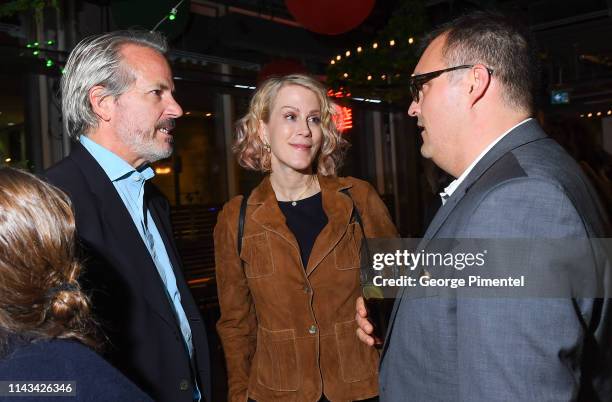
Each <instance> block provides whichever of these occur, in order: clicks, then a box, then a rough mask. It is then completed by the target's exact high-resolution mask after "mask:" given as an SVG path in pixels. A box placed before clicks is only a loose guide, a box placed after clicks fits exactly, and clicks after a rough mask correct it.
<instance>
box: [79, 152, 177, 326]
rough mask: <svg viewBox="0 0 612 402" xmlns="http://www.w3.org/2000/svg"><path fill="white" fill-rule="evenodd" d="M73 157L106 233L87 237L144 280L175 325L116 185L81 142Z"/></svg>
mask: <svg viewBox="0 0 612 402" xmlns="http://www.w3.org/2000/svg"><path fill="white" fill-rule="evenodd" d="M70 158H72V160H74V162H75V163H76V164H77V165H78V166H79V167H80V168H81V170H82V171H83V173H84V174H85V176H86V177H87V182H88V185H89V187H90V190H91V192H92V194H93V195H94V196H95V197H96V198H97V204H98V206H99V208H100V217H101V221H100V222H99V224H100V225H101V226H102V231H101V232H102V233H103V237H102V238H101V239H94V238H92V239H88V238H85V239H84V240H86V241H87V242H88V243H91V244H93V245H95V246H96V248H98V249H99V250H103V251H104V255H105V257H106V258H108V259H109V260H110V261H112V263H113V264H114V265H116V266H117V267H118V269H121V270H126V272H124V273H123V274H124V275H125V276H126V277H129V278H130V281H132V283H133V284H134V283H136V284H141V287H142V288H144V292H143V294H144V296H145V298H146V299H147V301H148V302H149V304H150V305H151V306H152V307H153V308H154V310H155V311H156V312H157V313H158V315H159V316H160V317H161V318H162V319H163V320H164V321H166V322H167V323H168V324H169V325H171V326H173V327H176V326H177V324H176V320H175V319H174V314H173V311H172V310H171V309H170V305H169V302H168V298H167V297H166V296H165V295H166V293H167V292H166V289H165V287H164V285H163V283H162V281H161V278H160V277H159V274H158V272H157V268H156V267H155V264H154V262H153V259H152V258H151V255H150V254H149V251H148V249H147V247H146V245H145V244H144V241H143V240H142V237H141V236H140V233H139V232H138V230H137V228H136V226H135V225H134V223H133V220H132V217H131V216H130V214H129V212H128V211H127V208H126V207H125V205H124V204H123V201H122V200H121V197H120V196H119V194H118V193H117V190H116V189H115V186H113V184H112V182H111V181H110V179H109V178H108V176H107V175H106V173H105V172H104V170H102V168H101V167H100V165H99V164H98V162H97V161H96V160H95V159H94V158H93V156H91V154H90V153H89V152H88V151H87V150H86V149H85V148H84V147H83V146H82V145H81V144H79V143H77V144H75V145H74V147H73V149H72V152H71V153H70ZM85 224H91V223H85ZM80 234H81V235H83V233H80ZM85 236H86V235H85ZM169 254H172V253H169Z"/></svg>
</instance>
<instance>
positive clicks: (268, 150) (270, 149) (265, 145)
mask: <svg viewBox="0 0 612 402" xmlns="http://www.w3.org/2000/svg"><path fill="white" fill-rule="evenodd" d="M264 149H265V150H266V152H268V153H270V152H271V151H272V147H270V144H268V143H267V142H264Z"/></svg>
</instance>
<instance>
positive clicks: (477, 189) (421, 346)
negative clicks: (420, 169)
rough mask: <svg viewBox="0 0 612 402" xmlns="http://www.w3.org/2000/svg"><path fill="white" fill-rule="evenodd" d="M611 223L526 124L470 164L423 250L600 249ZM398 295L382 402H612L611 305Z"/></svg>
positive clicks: (571, 170) (559, 153)
mask: <svg viewBox="0 0 612 402" xmlns="http://www.w3.org/2000/svg"><path fill="white" fill-rule="evenodd" d="M606 222H607V218H606V217H605V216H604V213H603V210H602V208H601V205H600V204H599V202H598V201H597V196H596V194H595V193H594V191H593V189H592V187H591V186H590V185H589V183H588V181H587V179H586V178H585V176H584V175H583V174H582V172H581V169H580V168H579V166H578V165H577V164H576V162H575V161H574V160H573V159H572V158H571V157H570V156H569V155H568V154H567V153H566V152H565V151H564V150H563V149H562V148H561V147H560V146H559V145H558V144H557V143H556V142H554V141H553V140H552V139H550V138H548V137H547V136H546V134H545V133H544V132H543V131H542V129H541V128H540V127H539V125H538V124H537V122H536V121H535V120H533V119H532V120H529V121H527V122H525V123H523V124H521V125H520V126H518V127H517V128H515V129H514V130H512V132H510V133H508V135H506V136H505V137H504V138H503V139H502V140H501V141H500V142H499V143H497V144H496V145H495V146H494V147H493V148H492V149H491V150H490V151H489V152H488V153H487V154H486V155H485V156H484V157H483V158H482V159H481V160H480V161H479V162H478V163H477V164H476V166H475V167H474V169H473V170H472V171H471V172H470V173H469V174H468V176H467V178H466V179H465V181H464V182H463V183H462V184H461V185H460V186H459V187H458V188H457V189H456V191H455V192H454V193H453V195H452V196H451V197H450V198H449V199H448V201H447V202H446V204H445V205H444V206H443V207H441V209H440V210H439V211H438V213H437V215H436V216H435V217H434V219H433V221H432V223H431V224H430V226H429V228H428V229H427V232H426V234H425V238H427V239H435V238H497V239H500V238H521V239H537V238H566V237H574V238H575V237H578V238H586V237H595V236H599V237H603V236H604V235H606V233H607V231H608V229H607V224H606ZM400 294H401V296H400V297H399V298H398V300H396V303H395V307H394V311H393V313H392V316H391V323H390V325H389V328H390V329H389V333H388V334H387V343H386V344H385V346H384V349H383V355H382V360H381V367H380V396H381V402H400V401H401V402H404V401H419V402H420V401H464V402H478V401H482V402H491V401H537V402H543V401H589V402H595V401H600V400H612V385H611V384H612V371H611V368H610V361H611V360H612V355H611V349H610V343H611V342H612V332H611V330H610V307H611V306H612V305H611V303H610V300H609V299H587V300H585V299H580V300H576V299H569V298H568V299H552V298H549V299H545V298H539V299H535V298H532V299H526V298H522V299H521V298H507V299H498V298H457V297H414V296H413V295H411V292H410V289H408V290H406V289H404V290H403V291H401V293H400Z"/></svg>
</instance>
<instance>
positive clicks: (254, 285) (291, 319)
mask: <svg viewBox="0 0 612 402" xmlns="http://www.w3.org/2000/svg"><path fill="white" fill-rule="evenodd" d="M333 114H334V106H333V104H331V102H330V101H329V99H328V98H327V96H326V93H325V89H324V87H323V86H322V85H321V84H320V83H319V82H317V81H316V80H314V79H312V78H310V77H308V76H304V75H290V76H285V77H282V78H272V79H269V80H268V81H266V82H265V83H263V84H262V85H261V86H260V88H259V89H258V90H257V92H256V93H255V95H254V97H253V99H252V100H251V104H250V109H249V112H248V113H247V115H246V116H244V117H243V118H242V119H241V120H240V121H239V123H238V129H237V140H236V143H235V146H234V149H235V151H236V154H237V156H238V160H239V163H240V164H241V165H242V166H244V167H246V168H249V169H253V170H257V171H262V172H270V174H269V175H268V176H267V177H266V178H264V180H263V181H262V182H261V184H259V186H257V187H256V188H255V189H254V190H253V192H252V193H251V195H250V197H249V199H248V202H247V208H246V218H245V223H244V234H243V237H242V248H241V253H240V255H238V245H237V237H238V236H237V232H238V219H239V213H240V204H241V201H242V196H238V197H235V198H233V199H232V200H230V201H229V202H228V203H227V204H226V205H225V206H224V208H223V211H222V212H221V213H220V215H219V218H218V222H217V226H216V227H215V261H216V272H217V286H218V293H219V303H220V306H221V318H220V320H219V322H218V323H217V329H218V331H219V335H220V337H221V341H222V344H223V349H224V351H225V357H226V361H227V371H228V377H229V400H230V401H232V402H234V401H235V402H238V401H240V402H246V401H248V400H254V401H257V402H276V401H279V402H280V401H282V402H286V401H295V402H298V401H299V402H301V401H304V402H317V401H332V402H348V401H356V400H367V399H368V398H372V397H375V396H376V395H377V394H378V358H379V356H378V352H377V351H376V350H375V349H373V348H369V347H368V346H366V345H365V344H363V343H362V342H360V341H359V339H358V338H357V335H356V329H357V325H356V324H355V300H356V299H357V297H358V296H359V295H360V293H361V288H360V283H359V265H360V264H359V250H360V245H361V238H362V232H361V228H360V227H359V225H358V223H357V222H356V221H355V215H354V214H353V208H354V207H356V208H357V210H358V211H359V214H360V216H361V218H362V221H363V228H364V230H365V234H366V236H367V237H395V236H396V230H395V227H394V226H393V224H392V223H391V220H390V217H389V213H388V211H387V209H386V207H385V205H384V204H383V202H382V201H381V199H380V198H379V196H378V195H377V193H376V191H375V190H374V189H373V188H372V186H370V185H369V184H368V183H366V182H364V181H362V180H358V179H354V178H352V177H346V178H340V177H336V176H335V174H336V170H337V168H338V166H339V164H340V162H341V159H342V156H343V153H344V150H345V149H346V147H347V142H346V141H345V140H344V139H343V138H342V137H341V136H340V134H339V133H338V131H337V130H336V127H335V125H334V122H333ZM346 191H348V193H349V194H350V196H349V195H347V193H346Z"/></svg>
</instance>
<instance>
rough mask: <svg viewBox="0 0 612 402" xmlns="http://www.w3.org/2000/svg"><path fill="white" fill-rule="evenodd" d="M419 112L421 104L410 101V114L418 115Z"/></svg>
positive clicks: (412, 115)
mask: <svg viewBox="0 0 612 402" xmlns="http://www.w3.org/2000/svg"><path fill="white" fill-rule="evenodd" d="M418 112H419V104H418V103H417V102H415V101H412V102H411V103H410V106H409V107H408V116H411V117H417V113H418Z"/></svg>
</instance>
